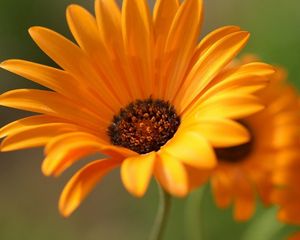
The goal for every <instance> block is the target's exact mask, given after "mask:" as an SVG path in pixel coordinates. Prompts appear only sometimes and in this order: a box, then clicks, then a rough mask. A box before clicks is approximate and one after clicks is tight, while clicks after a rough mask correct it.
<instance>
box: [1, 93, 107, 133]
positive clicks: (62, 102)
mask: <svg viewBox="0 0 300 240" xmlns="http://www.w3.org/2000/svg"><path fill="white" fill-rule="evenodd" d="M45 99H47V101H45ZM0 105H2V106H6V107H12V108H17V109H22V110H26V111H31V112H37V113H43V114H46V115H50V116H54V117H60V118H64V119H67V120H69V121H71V122H76V123H78V124H82V125H84V126H86V127H89V128H93V129H98V128H99V123H102V124H104V125H106V124H108V121H109V120H108V119H106V120H104V119H103V120H102V119H101V116H98V115H96V114H94V113H92V112H90V111H89V110H87V109H85V108H84V107H83V106H80V105H78V104H76V103H74V102H72V101H70V100H69V99H67V98H65V97H64V96H62V95H60V94H58V93H56V92H51V91H45V90H36V89H18V90H12V91H9V92H6V93H3V94H2V95H0Z"/></svg>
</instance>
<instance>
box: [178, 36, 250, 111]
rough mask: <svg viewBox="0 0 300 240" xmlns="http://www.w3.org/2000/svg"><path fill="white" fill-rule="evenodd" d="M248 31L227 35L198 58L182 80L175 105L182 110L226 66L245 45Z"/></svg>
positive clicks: (194, 99)
mask: <svg viewBox="0 0 300 240" xmlns="http://www.w3.org/2000/svg"><path fill="white" fill-rule="evenodd" d="M248 39H249V33H248V32H244V31H240V32H235V33H231V34H229V35H227V36H226V37H224V38H222V39H221V40H219V41H217V42H216V43H215V44H213V45H212V46H211V47H210V49H209V50H207V51H206V52H205V53H204V54H203V55H201V57H200V58H199V59H198V61H197V63H196V64H195V65H194V67H193V68H192V69H191V71H190V73H189V74H188V76H187V78H186V80H185V81H184V83H183V85H182V88H181V89H180V91H179V94H178V95H177V96H176V99H178V100H176V99H175V101H176V103H175V106H180V109H182V110H184V109H185V108H187V107H188V106H189V105H190V104H191V103H192V102H195V101H196V98H197V96H199V94H201V92H202V91H203V89H204V88H205V87H206V86H207V85H208V84H209V83H210V81H212V80H213V78H214V77H215V76H216V75H217V74H218V73H219V72H220V71H221V70H222V69H223V68H224V66H226V65H227V64H228V63H229V62H230V61H231V60H232V59H233V58H234V57H235V56H236V55H237V53H238V52H239V51H240V50H241V49H242V48H243V47H244V46H245V44H246V42H247V41H248Z"/></svg>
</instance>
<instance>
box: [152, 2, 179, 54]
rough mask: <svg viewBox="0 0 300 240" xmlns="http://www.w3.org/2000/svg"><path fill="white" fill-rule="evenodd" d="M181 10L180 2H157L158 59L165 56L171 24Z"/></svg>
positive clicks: (155, 10) (155, 15)
mask: <svg viewBox="0 0 300 240" xmlns="http://www.w3.org/2000/svg"><path fill="white" fill-rule="evenodd" d="M178 8H179V1H178V0H157V1H156V2H155V6H154V10H153V12H154V13H153V22H154V33H155V45H156V46H155V50H156V58H157V59H158V58H160V57H162V56H163V52H164V47H165V43H166V41H167V36H168V34H169V31H170V27H171V24H172V22H173V19H174V17H175V14H176V12H177V10H178Z"/></svg>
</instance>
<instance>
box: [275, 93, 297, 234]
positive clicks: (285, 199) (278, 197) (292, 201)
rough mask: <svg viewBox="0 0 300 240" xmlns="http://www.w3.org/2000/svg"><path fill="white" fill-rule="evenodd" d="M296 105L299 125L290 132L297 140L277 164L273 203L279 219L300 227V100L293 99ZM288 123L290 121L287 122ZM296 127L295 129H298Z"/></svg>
mask: <svg viewBox="0 0 300 240" xmlns="http://www.w3.org/2000/svg"><path fill="white" fill-rule="evenodd" d="M292 100H293V101H294V105H295V106H297V103H298V108H297V107H295V108H296V110H295V112H294V118H295V119H296V118H297V117H298V128H296V129H295V128H294V126H295V125H296V126H297V123H294V121H293V123H291V122H289V124H290V131H292V130H293V129H294V130H293V131H294V135H295V136H296V137H295V140H294V141H293V146H292V147H289V148H286V149H285V151H283V152H282V154H281V155H282V156H280V157H281V158H280V159H278V161H277V164H276V171H275V172H274V176H273V181H274V183H275V184H276V185H277V186H278V187H277V188H276V189H274V190H273V191H272V201H273V202H274V203H276V204H278V205H279V207H280V209H279V212H278V218H279V219H280V220H281V221H283V222H285V223H288V224H295V225H300V204H299V201H300V190H299V169H300V152H299V143H300V105H299V103H300V102H299V99H298V102H297V99H295V98H293V99H292ZM287 120H288V119H287ZM287 123H288V121H287ZM296 126H295V127H296ZM293 239H300V235H299V234H298V235H297V234H296V235H295V237H294V238H293Z"/></svg>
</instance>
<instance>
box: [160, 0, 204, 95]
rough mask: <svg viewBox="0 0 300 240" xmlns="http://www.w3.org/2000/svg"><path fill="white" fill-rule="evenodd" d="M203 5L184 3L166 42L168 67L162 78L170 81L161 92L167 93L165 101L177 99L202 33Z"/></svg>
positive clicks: (191, 0) (199, 0) (193, 1)
mask: <svg viewBox="0 0 300 240" xmlns="http://www.w3.org/2000/svg"><path fill="white" fill-rule="evenodd" d="M202 5H203V3H202V0H189V1H184V2H183V3H182V4H181V6H180V7H179V10H178V11H177V13H176V16H175V18H174V20H173V22H172V25H171V28H170V31H169V34H168V37H167V40H166V46H165V53H166V54H167V55H166V60H165V61H166V66H165V72H164V75H163V76H162V77H163V79H168V81H167V82H168V84H167V85H166V86H163V85H162V86H161V88H163V89H162V90H160V91H162V92H165V97H164V98H165V99H173V97H175V93H176V92H177V90H178V88H179V87H180V84H181V83H182V79H183V78H184V75H185V72H186V70H187V67H188V64H189V60H190V58H191V57H192V55H193V51H194V49H195V46H196V44H197V40H198V37H199V33H200V26H201V23H202V10H203V6H202ZM187 26H188V27H187ZM165 81H166V80H165ZM164 88H166V89H165V91H164Z"/></svg>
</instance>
